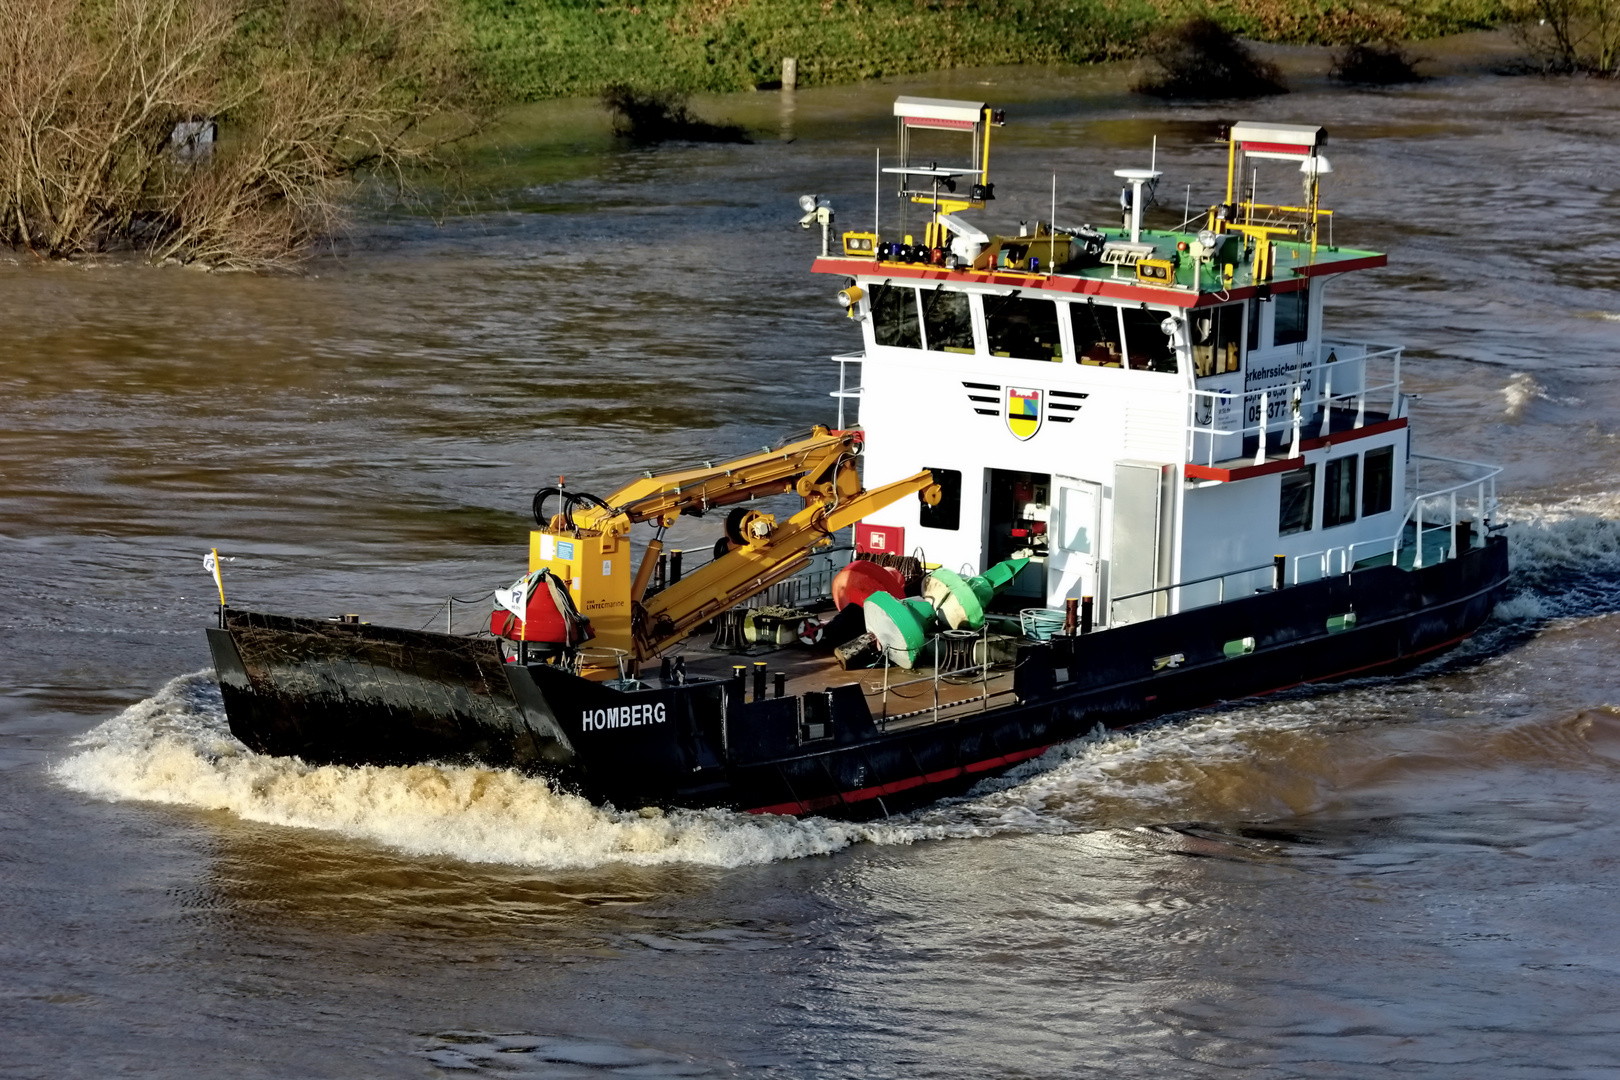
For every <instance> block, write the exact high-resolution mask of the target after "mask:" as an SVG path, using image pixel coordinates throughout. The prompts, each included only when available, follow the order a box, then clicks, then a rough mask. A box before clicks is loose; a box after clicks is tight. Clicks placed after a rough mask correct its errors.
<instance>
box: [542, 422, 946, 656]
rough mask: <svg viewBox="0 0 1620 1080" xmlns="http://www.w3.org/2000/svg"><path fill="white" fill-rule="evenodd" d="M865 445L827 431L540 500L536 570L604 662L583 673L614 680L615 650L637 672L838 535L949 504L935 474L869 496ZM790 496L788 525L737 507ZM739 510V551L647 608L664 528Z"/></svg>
mask: <svg viewBox="0 0 1620 1080" xmlns="http://www.w3.org/2000/svg"><path fill="white" fill-rule="evenodd" d="M859 444H860V433H859V432H853V431H849V432H842V431H841V432H833V431H829V430H827V429H826V428H824V427H816V428H813V429H812V430H811V432H810V434H809V435H808V436H807V437H805V438H803V439H799V440H797V441H795V442H792V443H788V444H787V445H784V446H781V447H778V448H775V449H766V450H762V451H760V452H759V453H757V454H750V455H748V456H746V457H740V458H737V459H735V460H732V461H726V462H721V463H719V464H704V465H703V466H702V467H700V468H694V469H686V470H682V471H680V472H672V473H665V474H663V475H661V476H653V475H652V474H650V473H649V474H647V475H645V476H644V477H643V478H642V479H640V480H636V481H634V482H632V483H630V484H627V485H625V486H624V487H622V488H620V489H619V490H618V491H615V492H614V493H613V494H612V495H609V496H608V497H607V498H605V499H598V498H596V497H595V496H591V495H584V494H579V493H573V492H567V491H564V490H563V489H560V488H544V489H542V490H541V491H540V492H539V493H538V494H537V495H536V496H535V519H536V522H537V523H539V524H540V527H539V528H537V529H535V530H534V531H533V532H532V533H530V536H529V570H530V571H531V572H532V571H535V570H539V569H541V568H545V569H548V570H550V571H551V572H552V573H554V574H556V575H557V576H558V577H559V578H561V579H562V580H563V581H564V582H565V583H566V584H567V585H568V589H569V592H570V594H571V596H572V597H573V600H574V604H575V606H576V607H578V608H579V610H580V611H581V612H582V613H583V614H584V615H585V617H586V618H588V619H590V620H591V624H592V626H593V628H594V629H595V631H596V636H595V639H594V642H593V645H595V646H596V647H597V649H599V650H600V654H601V662H600V664H599V665H596V666H593V665H591V664H586V665H584V666H583V667H582V674H585V675H587V676H595V677H601V678H610V677H613V676H614V675H616V674H617V673H618V661H617V658H616V657H615V656H614V653H615V652H616V653H622V654H623V655H624V656H625V658H626V659H627V660H628V661H629V662H630V666H632V667H634V666H636V665H639V664H640V663H641V662H642V661H644V660H647V659H649V658H651V657H654V656H657V655H658V654H659V653H660V652H662V651H663V650H664V649H667V648H668V647H669V646H671V645H673V644H675V643H676V642H678V641H680V640H681V639H682V638H684V637H686V635H687V634H690V633H691V632H692V631H693V630H694V629H696V628H697V627H698V626H699V625H701V624H702V623H704V622H706V621H708V620H709V619H712V618H714V617H715V616H716V615H718V614H720V613H721V612H723V611H725V610H727V609H728V608H732V607H735V606H736V605H737V604H740V603H742V602H743V601H745V600H747V599H748V598H749V597H751V596H754V595H756V594H758V593H760V592H763V591H764V590H765V589H768V588H770V586H772V585H774V584H775V583H776V582H778V581H782V580H784V579H786V578H789V577H791V576H792V575H793V574H794V573H796V572H797V571H799V570H800V569H802V568H803V567H804V565H805V564H806V563H807V562H808V561H809V559H810V554H811V552H812V551H813V550H814V549H815V548H817V547H819V546H823V545H825V544H829V543H831V542H832V536H833V534H834V533H836V532H837V531H838V530H840V529H845V528H848V527H849V526H851V525H853V524H854V523H855V522H857V521H859V520H861V518H863V517H865V516H866V515H868V514H870V513H872V512H874V511H876V510H879V509H881V508H883V507H885V506H887V505H889V504H890V503H892V502H894V501H895V500H897V499H901V498H904V497H905V496H907V495H911V494H917V495H919V496H920V497H921V498H922V499H923V501H924V502H926V503H928V504H929V505H936V504H937V503H938V502H939V499H940V488H939V485H938V484H935V483H934V479H933V476H932V475H931V474H929V473H928V472H927V471H926V470H924V471H922V472H918V473H916V474H915V475H913V476H909V477H907V478H906V479H904V480H897V481H895V482H894V483H892V484H885V485H883V486H882V487H878V488H874V489H873V490H871V491H866V490H863V489H862V487H861V480H860V475H859V473H858V472H857V471H856V468H855V459H856V456H857V454H858V452H859ZM788 493H793V494H797V495H798V496H799V497H800V498H801V499H803V500H804V508H803V509H801V510H799V511H798V512H797V513H795V514H794V515H793V516H792V517H790V518H788V519H787V520H786V521H784V522H780V523H779V522H777V520H776V518H775V516H774V515H771V514H766V513H763V512H761V511H759V510H757V509H747V508H744V507H741V506H737V504H740V503H744V502H748V501H750V500H753V499H758V498H763V497H766V496H771V495H782V494H788ZM554 495H555V496H559V497H561V498H562V500H563V506H564V509H563V511H562V512H560V513H557V514H554V515H551V516H547V515H546V514H545V512H544V506H545V503H546V502H547V501H548V500H549V499H550V497H552V496H554ZM728 506H732V507H736V509H734V510H732V512H731V513H730V514H729V515H728V516H727V519H726V537H727V541H728V542H727V547H728V548H729V550H728V551H727V552H726V553H725V554H724V555H721V556H720V557H719V558H717V559H715V560H714V561H713V562H711V563H709V564H708V565H706V566H703V567H700V568H698V569H696V570H694V571H693V572H691V573H690V574H687V575H686V576H684V577H682V578H681V580H680V581H677V582H673V583H671V584H670V585H669V586H668V587H667V588H665V589H663V590H661V591H660V592H658V593H657V594H655V595H654V596H653V597H651V598H650V599H649V598H647V596H646V593H647V586H648V583H649V582H650V581H651V579H652V573H653V568H654V567H655V566H656V564H657V562H658V556H659V555H660V553H661V552H662V551H663V547H664V544H663V539H662V537H663V533H664V530H665V529H667V528H669V527H670V526H671V525H673V524H674V523H675V521H676V519H677V518H679V517H680V515H681V514H683V513H684V514H687V515H689V516H696V515H698V514H701V513H703V512H705V511H708V510H712V509H719V508H722V507H728ZM640 522H652V523H653V524H654V525H655V526H656V527H657V529H658V536H657V537H655V538H654V539H653V540H652V541H651V542H649V543H648V545H647V549H646V552H645V553H644V554H643V555H642V559H641V565H640V567H639V568H638V569H637V571H636V573H635V575H634V577H632V576H631V574H630V528H631V526H632V525H635V524H637V523H640ZM610 650H611V652H610Z"/></svg>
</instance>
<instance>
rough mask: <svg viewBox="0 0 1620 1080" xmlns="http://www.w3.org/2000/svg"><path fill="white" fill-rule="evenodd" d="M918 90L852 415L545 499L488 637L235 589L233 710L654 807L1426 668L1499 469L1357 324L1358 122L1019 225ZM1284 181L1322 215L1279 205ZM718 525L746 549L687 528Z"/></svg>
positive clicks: (305, 733) (932, 767) (1476, 567)
mask: <svg viewBox="0 0 1620 1080" xmlns="http://www.w3.org/2000/svg"><path fill="white" fill-rule="evenodd" d="M894 113H895V117H896V120H897V126H898V129H899V152H898V154H897V155H895V157H893V158H891V159H890V161H889V163H888V164H887V165H884V164H883V163H882V159H881V157H880V158H879V164H878V169H877V172H876V176H877V182H878V184H879V188H880V193H881V191H882V190H883V189H885V188H887V189H888V190H890V191H896V190H897V191H898V194H899V208H900V210H901V212H902V213H901V215H900V216H901V221H900V224H899V226H898V227H897V228H894V227H881V228H880V227H879V225H880V223H879V222H876V221H874V223H873V228H872V229H871V230H869V231H860V230H852V231H844V232H839V231H837V230H836V229H835V227H834V224H835V216H834V211H833V208H832V206H831V205H830V204H829V202H828V200H826V199H824V198H821V197H819V196H806V197H805V198H804V199H803V200H801V207H802V209H803V211H804V217H803V218H802V220H801V224H802V225H803V226H804V227H805V228H807V229H815V228H818V227H819V229H820V242H821V255H820V257H819V258H818V259H817V260H816V261H815V265H814V270H815V271H816V272H818V273H823V274H829V275H833V276H835V277H837V278H841V279H842V281H841V282H840V284H841V286H842V287H841V289H840V290H838V291H837V296H838V300H839V303H841V304H842V305H843V306H844V307H845V308H846V309H847V311H848V314H849V315H850V317H851V318H852V319H853V320H854V322H855V325H856V326H857V327H858V329H859V332H860V334H861V337H862V344H863V348H862V349H861V351H859V352H853V353H850V354H846V355H843V356H839V357H836V358H835V359H836V360H837V361H838V362H839V364H840V365H841V368H840V370H841V371H853V369H854V367H855V366H856V365H859V369H860V370H859V376H858V379H852V378H845V379H843V380H841V381H840V384H839V389H838V390H837V391H833V395H834V399H835V403H836V412H837V417H838V419H837V421H836V424H835V426H832V427H819V428H816V429H814V430H813V431H811V432H810V433H809V434H808V435H805V436H801V437H797V438H794V439H791V440H787V441H784V442H783V443H781V444H779V445H777V446H775V447H773V448H770V449H768V450H764V451H761V452H759V453H756V454H753V455H750V456H747V457H744V458H740V459H738V460H735V461H728V462H722V463H719V464H713V463H704V464H702V465H699V466H695V467H693V468H691V469H687V470H683V471H678V472H674V473H669V474H665V475H658V476H655V475H651V474H647V475H645V476H644V477H642V478H641V479H638V480H635V481H633V482H631V483H630V484H628V485H627V486H625V487H624V488H622V489H620V490H619V491H616V492H614V493H612V494H610V495H607V496H603V497H598V496H595V495H591V494H587V493H584V492H580V491H574V490H570V489H567V488H563V487H553V488H545V489H542V490H541V491H540V492H539V493H538V494H537V495H536V497H535V506H534V511H535V522H536V528H535V530H534V532H533V533H532V534H531V541H530V553H529V566H528V571H529V572H528V573H527V574H525V575H524V576H523V577H522V578H521V579H519V580H518V581H517V582H516V583H515V584H514V585H512V586H511V587H510V588H508V589H503V590H500V591H498V593H497V597H498V598H499V601H500V602H499V604H498V605H497V606H496V608H495V610H494V611H493V612H492V613H491V616H490V623H489V626H488V628H487V629H485V630H482V631H481V632H480V633H479V634H477V635H471V636H457V635H452V634H439V633H428V632H422V631H414V630H405V629H391V628H386V627H381V626H373V625H370V624H368V623H365V622H363V621H361V620H359V619H358V618H357V617H345V618H338V619H320V618H299V617H289V616H278V615H267V614H262V613H255V612H248V611H240V610H235V609H230V608H227V607H226V606H225V605H224V603H223V600H224V597H223V593H222V595H221V601H222V602H221V609H220V626H219V628H218V629H212V630H210V631H209V640H210V644H211V646H212V651H213V656H214V662H215V667H216V669H217V671H218V676H219V682H220V687H221V690H222V692H223V695H224V702H225V708H226V711H227V714H228V715H229V719H230V725H231V729H232V731H233V732H235V733H236V735H237V736H238V737H239V738H241V739H242V741H243V742H245V743H246V744H247V745H248V746H249V747H251V748H252V749H254V750H255V751H258V752H260V753H267V754H285V755H298V756H300V757H302V758H304V759H305V760H307V761H310V762H331V763H350V764H355V763H370V764H380V765H388V764H405V763H414V762H423V761H445V762H468V761H470V762H481V763H485V764H488V765H491V766H495V767H512V768H517V769H522V770H525V771H531V772H535V773H540V774H544V775H546V776H548V777H550V778H551V779H552V780H553V782H554V783H556V784H557V785H558V786H559V787H561V788H563V789H566V790H571V791H576V792H578V793H580V794H582V795H584V796H586V797H588V798H590V799H592V800H596V801H598V802H603V803H609V804H613V805H616V806H618V807H621V808H628V807H640V806H647V805H661V806H727V807H734V808H738V809H743V810H749V811H755V812H759V813H771V814H809V813H824V814H839V815H846V816H857V815H861V816H865V815H874V814H886V813H890V812H892V811H894V810H896V809H899V808H900V807H902V806H905V805H908V804H916V803H919V802H925V801H928V800H933V799H936V798H939V797H942V796H945V795H949V794H952V793H958V792H961V791H963V790H965V789H967V788H968V787H970V786H971V785H973V784H974V783H975V782H977V781H979V780H981V779H983V778H985V777H987V776H991V775H993V774H995V773H997V772H999V771H1003V770H1006V769H1008V768H1010V767H1011V766H1013V765H1014V764H1015V763H1018V762H1021V761H1024V760H1027V759H1030V758H1033V757H1035V756H1037V755H1039V754H1041V753H1042V752H1043V751H1045V750H1046V749H1047V748H1049V747H1051V746H1053V745H1054V744H1057V743H1060V742H1063V741H1064V740H1067V739H1073V738H1075V737H1076V736H1080V735H1084V734H1086V733H1088V732H1091V731H1094V730H1096V729H1097V728H1099V727H1102V728H1114V727H1120V726H1123V725H1128V724H1135V723H1140V722H1142V721H1144V720H1147V719H1149V718H1152V717H1155V716H1160V715H1163V714H1166V713H1171V712H1175V711H1179V710H1186V709H1191V708H1194V707H1199V706H1206V705H1209V704H1211V703H1213V702H1218V701H1222V700H1230V699H1237V698H1243V697H1247V696H1252V695H1256V694H1264V693H1267V692H1270V691H1275V690H1278V689H1281V688H1284V687H1292V686H1297V685H1299V684H1302V683H1310V682H1315V681H1321V680H1328V679H1334V678H1338V677H1342V676H1347V675H1354V674H1362V673H1369V672H1376V671H1388V670H1393V669H1398V668H1401V667H1405V666H1409V665H1411V664H1413V663H1414V662H1417V661H1419V660H1421V659H1423V658H1425V657H1429V656H1433V655H1434V654H1436V653H1438V652H1440V651H1441V650H1444V649H1446V648H1448V647H1450V646H1453V645H1455V644H1457V643H1458V642H1459V641H1461V640H1463V639H1464V638H1465V637H1467V636H1468V635H1469V634H1470V633H1471V632H1472V631H1473V630H1474V629H1475V628H1476V627H1478V626H1479V625H1480V623H1481V622H1482V621H1483V620H1484V619H1485V618H1486V617H1487V615H1488V614H1489V613H1490V611H1491V609H1492V607H1493V605H1494V604H1495V602H1496V601H1497V600H1498V598H1499V597H1500V595H1501V593H1502V590H1503V588H1504V583H1505V581H1506V577H1507V572H1508V566H1507V548H1506V543H1505V539H1504V537H1503V536H1501V535H1500V534H1499V530H1500V526H1499V525H1497V524H1496V523H1495V519H1494V515H1495V512H1496V493H1495V478H1496V475H1497V472H1498V470H1497V469H1496V468H1493V467H1491V466H1487V465H1480V464H1475V463H1471V462H1463V461H1456V460H1452V459H1449V458H1440V457H1432V456H1428V455H1423V454H1418V453H1416V452H1414V450H1413V449H1412V444H1411V426H1410V424H1411V418H1410V416H1409V415H1408V406H1409V403H1410V398H1409V397H1408V396H1407V395H1406V394H1404V393H1403V391H1402V383H1401V364H1402V358H1401V349H1400V348H1399V347H1398V346H1393V345H1381V344H1373V343H1367V342H1360V341H1350V340H1344V339H1341V338H1338V337H1334V336H1330V334H1329V333H1328V330H1327V326H1326V319H1325V317H1324V311H1323V299H1324V294H1325V293H1326V291H1327V290H1326V286H1327V285H1328V283H1329V282H1331V281H1333V280H1334V279H1335V278H1336V277H1337V276H1339V275H1341V274H1348V273H1358V272H1362V271H1367V270H1373V269H1376V268H1378V267H1381V266H1383V265H1384V263H1385V257H1384V256H1383V255H1381V254H1377V253H1374V252H1371V251H1362V250H1356V249H1352V248H1348V247H1342V246H1340V245H1338V244H1337V243H1335V241H1334V235H1333V234H1334V230H1333V227H1332V225H1331V222H1332V217H1331V211H1329V210H1327V209H1325V208H1324V207H1323V206H1322V205H1321V203H1320V193H1321V186H1322V183H1323V180H1324V178H1325V177H1326V176H1327V175H1328V174H1329V172H1330V166H1329V164H1328V160H1327V157H1326V156H1325V154H1324V153H1323V148H1324V145H1325V143H1326V139H1327V135H1326V132H1325V131H1323V130H1322V129H1321V128H1316V127H1307V126H1295V125H1281V124H1258V123H1239V124H1235V125H1233V126H1232V127H1231V129H1230V131H1229V145H1228V147H1227V151H1228V160H1229V165H1228V170H1227V182H1226V192H1225V199H1224V201H1223V202H1221V203H1220V204H1218V205H1216V206H1214V207H1211V208H1210V209H1209V210H1208V211H1207V213H1205V212H1200V213H1199V215H1198V216H1197V218H1196V219H1190V220H1188V221H1185V222H1182V224H1181V226H1180V227H1178V228H1176V229H1169V230H1164V229H1153V228H1148V227H1147V226H1146V225H1145V224H1144V219H1143V211H1144V208H1145V207H1146V206H1147V205H1148V204H1149V203H1150V201H1151V198H1152V194H1153V190H1154V188H1155V187H1156V185H1157V183H1158V181H1159V179H1160V177H1161V173H1160V172H1159V170H1158V169H1157V168H1156V167H1150V168H1145V169H1144V168H1122V169H1120V170H1119V171H1118V172H1117V174H1116V175H1117V176H1119V177H1120V178H1121V180H1122V181H1123V183H1122V184H1121V206H1122V212H1121V219H1120V221H1119V223H1118V225H1117V227H1116V226H1115V225H1113V223H1109V226H1108V227H1104V228H1094V227H1091V226H1089V225H1087V226H1074V227H1067V228H1061V227H1058V226H1057V225H1055V224H1054V223H1053V222H1042V221H1037V222H1035V223H1034V225H1033V226H1029V225H1025V226H1023V227H1020V228H1019V229H1018V231H1017V233H1016V234H1011V233H992V232H990V231H988V229H987V228H983V227H980V226H978V225H975V224H973V221H974V220H982V218H980V216H979V215H978V214H977V213H976V212H979V211H984V210H985V209H986V207H987V206H989V205H990V204H991V203H992V202H993V199H994V186H993V185H992V183H991V181H990V176H989V160H990V155H989V149H990V138H991V135H992V133H993V130H994V129H995V128H996V127H998V126H999V125H1000V123H1001V121H1002V117H1001V114H1000V113H999V112H998V111H995V110H991V109H988V108H986V107H985V106H984V105H983V104H982V103H978V102H964V101H941V100H933V99H923V98H909V97H902V98H899V99H898V100H897V101H896V102H895V106H894ZM952 154H955V155H956V157H955V159H954V161H955V164H949V163H948V164H946V165H941V164H940V162H941V161H947V162H951V161H952V160H953V159H952V158H951V156H950V155H952ZM925 162H926V164H925ZM1153 164H1154V165H1155V166H1156V164H1157V163H1156V162H1154V163H1153ZM1279 168H1280V169H1283V170H1287V171H1288V172H1289V173H1291V174H1292V175H1290V176H1289V177H1287V178H1286V180H1287V183H1288V190H1290V191H1292V190H1299V191H1301V197H1300V198H1299V200H1298V205H1273V204H1263V203H1261V202H1259V201H1257V197H1258V196H1257V193H1258V191H1259V177H1260V175H1261V174H1262V173H1263V172H1268V171H1275V170H1277V169H1279ZM1295 184H1298V185H1299V186H1298V187H1297V188H1296V187H1295V186H1294V185H1295ZM879 205H880V206H881V203H880V204H879ZM906 214H910V215H913V216H914V217H915V218H916V225H915V226H908V225H907V224H906V220H905V215H906ZM857 382H858V385H856V383H857ZM851 406H853V408H854V409H855V410H857V412H856V413H855V414H854V415H852V414H851V413H850V412H849V409H850V407H851ZM830 411H831V409H830ZM773 508H776V509H773ZM705 514H713V515H714V516H715V517H717V518H721V517H723V531H724V535H723V536H721V537H719V538H718V539H717V541H716V545H715V550H714V557H713V558H712V559H710V560H708V561H705V562H704V563H703V564H702V565H695V564H696V563H697V561H698V560H696V559H690V560H683V555H684V554H688V553H683V552H679V551H674V550H668V551H666V550H665V548H664V542H663V539H664V536H665V532H666V530H668V529H669V528H671V527H672V526H674V525H675V523H676V522H677V520H679V519H681V518H683V517H686V518H690V517H698V516H702V515H705ZM851 533H852V534H853V535H852V539H851V540H847V541H844V542H842V543H841V542H840V540H841V539H842V538H845V537H850V535H851ZM683 563H684V565H683Z"/></svg>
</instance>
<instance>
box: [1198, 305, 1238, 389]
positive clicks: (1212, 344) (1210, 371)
mask: <svg viewBox="0 0 1620 1080" xmlns="http://www.w3.org/2000/svg"><path fill="white" fill-rule="evenodd" d="M1191 316H1192V343H1193V349H1192V354H1193V371H1194V372H1196V373H1197V375H1198V377H1199V378H1200V379H1202V378H1204V377H1205V376H1206V375H1225V374H1227V373H1229V372H1233V371H1236V370H1238V368H1239V367H1241V366H1242V363H1243V361H1242V358H1241V357H1240V356H1239V354H1238V349H1239V346H1241V345H1242V343H1243V305H1242V304H1222V305H1221V306H1220V307H1213V308H1201V309H1199V310H1197V311H1194V312H1192V313H1191Z"/></svg>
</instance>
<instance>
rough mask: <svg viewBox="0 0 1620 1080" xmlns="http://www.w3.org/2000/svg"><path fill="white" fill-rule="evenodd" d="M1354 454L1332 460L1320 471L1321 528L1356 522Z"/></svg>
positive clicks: (1355, 461) (1355, 457) (1357, 458)
mask: <svg viewBox="0 0 1620 1080" xmlns="http://www.w3.org/2000/svg"><path fill="white" fill-rule="evenodd" d="M1360 460H1361V459H1360V458H1359V457H1357V456H1356V455H1355V454H1350V455H1348V456H1346V457H1339V458H1334V459H1333V460H1332V461H1329V462H1328V463H1327V468H1325V469H1324V470H1323V471H1322V527H1323V528H1324V529H1330V528H1332V527H1333V526H1335V525H1348V524H1350V523H1351V522H1352V521H1354V520H1356V464H1357V463H1358V462H1359V461H1360Z"/></svg>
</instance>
